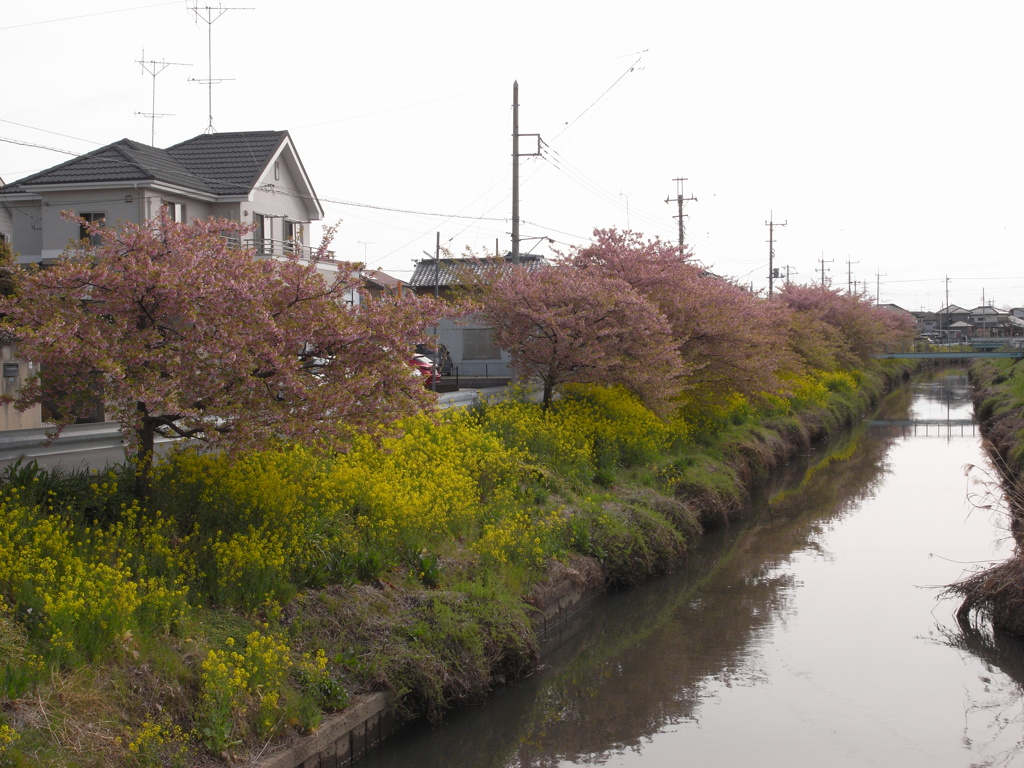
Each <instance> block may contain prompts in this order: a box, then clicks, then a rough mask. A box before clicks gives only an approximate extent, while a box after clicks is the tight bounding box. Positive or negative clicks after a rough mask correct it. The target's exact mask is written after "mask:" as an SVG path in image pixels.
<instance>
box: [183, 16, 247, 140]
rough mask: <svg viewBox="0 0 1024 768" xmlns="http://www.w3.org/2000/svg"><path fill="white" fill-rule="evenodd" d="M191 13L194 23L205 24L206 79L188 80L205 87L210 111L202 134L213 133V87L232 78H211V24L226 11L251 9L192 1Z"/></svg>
mask: <svg viewBox="0 0 1024 768" xmlns="http://www.w3.org/2000/svg"><path fill="white" fill-rule="evenodd" d="M189 10H190V11H192V13H194V14H195V17H196V21H197V22H198V21H199V20H200V19H202V20H203V21H205V22H206V56H207V74H208V77H207V78H206V79H205V80H197V79H196V78H190V79H191V80H192V82H194V83H202V84H204V85H206V87H207V93H208V103H209V111H210V122H209V123H208V124H207V126H206V130H205V131H203V133H214V127H213V86H214V85H217V84H219V83H223V82H224V81H225V80H226V79H233V78H223V77H221V78H217V79H216V80H215V79H214V77H213V22H215V21H217V19H219V18H220V17H221V16H223V15H224V14H225V13H227V12H228V11H252V10H254V9H253V8H251V7H244V8H243V7H238V8H224V7H223V6H221V5H219V4H218V5H217V7H216V8H214V7H213V6H212V5H205V6H200V5H199V2H198V0H193V5H192V7H191V8H189Z"/></svg>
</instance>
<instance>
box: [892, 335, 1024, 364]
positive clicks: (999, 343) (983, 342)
mask: <svg viewBox="0 0 1024 768" xmlns="http://www.w3.org/2000/svg"><path fill="white" fill-rule="evenodd" d="M874 357H876V358H883V359H884V358H931V359H938V360H941V359H947V360H954V359H962V358H983V357H1013V358H1022V357H1024V344H1022V340H1021V339H974V340H972V341H967V342H958V343H952V344H938V343H933V342H929V341H903V342H893V343H890V344H883V345H882V351H881V352H880V353H878V354H876V355H874Z"/></svg>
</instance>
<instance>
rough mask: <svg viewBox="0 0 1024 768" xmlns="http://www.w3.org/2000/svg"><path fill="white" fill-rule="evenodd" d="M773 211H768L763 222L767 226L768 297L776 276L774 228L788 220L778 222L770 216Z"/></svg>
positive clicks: (770, 294)
mask: <svg viewBox="0 0 1024 768" xmlns="http://www.w3.org/2000/svg"><path fill="white" fill-rule="evenodd" d="M773 216H774V211H773V212H771V213H769V217H768V221H766V222H765V223H764V225H765V226H766V227H768V298H769V299H770V298H771V297H772V291H773V289H774V287H775V278H776V277H778V275H777V274H776V270H775V228H776V227H784V226H786V225H787V224H789V220H788V219H787V220H786V221H784V222H782V223H781V224H779V223H778V222H776V221H775V220H774V219H773V218H772V217H773Z"/></svg>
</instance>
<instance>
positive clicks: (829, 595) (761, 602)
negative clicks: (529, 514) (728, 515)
mask: <svg viewBox="0 0 1024 768" xmlns="http://www.w3.org/2000/svg"><path fill="white" fill-rule="evenodd" d="M969 465H975V466H984V465H985V459H984V456H983V453H982V450H981V446H980V437H979V436H978V434H977V432H976V428H975V426H974V424H973V422H972V421H971V405H970V401H969V391H968V386H967V381H966V378H965V377H964V376H959V375H955V374H951V373H938V374H936V375H935V376H934V377H932V378H931V379H929V380H921V381H919V382H917V383H915V384H914V385H912V386H909V387H907V388H905V389H902V390H900V391H898V392H895V393H893V394H892V395H891V396H890V397H889V398H888V399H887V400H886V401H885V403H883V406H882V408H881V410H880V411H879V413H878V414H876V415H875V417H874V418H873V419H872V420H871V421H866V422H865V423H864V424H863V425H861V426H860V428H858V429H856V430H854V432H853V434H851V435H850V436H849V437H848V438H847V439H846V440H845V441H843V442H841V443H837V444H834V445H831V446H829V448H828V449H827V450H825V451H823V452H821V453H819V454H816V455H814V456H808V457H805V460H804V461H802V462H794V463H793V466H792V467H790V468H789V469H790V474H791V475H792V477H789V478H784V479H783V478H780V481H779V484H778V487H776V488H773V489H768V490H766V492H765V495H764V498H761V499H758V500H757V501H756V502H755V504H754V505H753V509H752V510H751V514H750V515H749V516H748V518H747V520H746V522H744V523H743V524H741V525H735V526H732V527H730V528H728V529H726V530H723V531H719V532H716V533H715V534H712V535H711V536H709V537H707V538H708V540H707V541H706V542H705V543H704V544H703V545H702V546H701V547H700V549H699V551H698V552H696V553H695V554H694V555H692V556H691V557H690V558H689V559H688V561H687V563H686V564H685V565H684V566H681V567H680V569H679V571H678V572H676V573H674V574H671V575H669V576H666V577H664V578H660V579H657V580H655V581H653V582H651V583H650V584H647V585H644V586H642V587H639V588H636V589H631V590H627V591H620V592H616V593H613V594H610V595H607V596H605V597H602V598H601V599H599V600H598V601H597V603H596V604H595V605H594V606H593V607H592V609H590V610H588V611H586V612H585V615H584V616H583V617H581V618H580V619H578V620H577V621H576V622H575V623H574V624H573V625H572V626H571V627H568V628H567V633H566V634H567V635H568V636H567V637H565V638H563V639H562V641H561V643H560V644H559V645H558V647H557V648H554V649H551V650H549V651H548V652H547V653H546V654H545V656H544V660H545V667H544V668H543V669H542V670H540V671H538V672H537V673H535V674H534V675H533V676H532V677H530V678H528V679H526V680H524V681H521V682H519V683H517V684H515V685H511V686H507V687H504V688H502V689H500V690H499V691H497V692H496V693H495V695H494V696H493V697H491V698H490V699H489V700H488V701H487V702H486V703H485V704H483V705H480V706H478V707H474V708H470V709H467V710H462V711H459V712H456V713H453V714H452V715H450V716H449V717H448V718H446V720H445V722H444V723H443V724H441V725H439V726H434V727H431V726H428V725H425V724H419V725H413V726H411V727H408V728H406V729H404V730H403V731H401V732H399V733H398V734H397V735H396V736H394V737H393V738H392V739H391V741H390V742H388V743H386V744H385V745H384V746H383V747H382V748H381V749H380V751H378V752H377V753H376V754H375V755H372V756H371V757H370V758H368V759H367V760H366V761H365V762H364V763H363V766H365V768H399V767H401V768H417V767H419V766H423V767H424V768H425V767H426V766H431V767H433V766H456V767H458V768H462V767H465V768H485V767H486V768H504V767H506V766H508V767H511V766H521V767H524V768H525V767H527V766H529V767H533V766H536V767H537V768H541V767H543V768H554V767H555V766H557V767H558V768H568V767H569V766H592V765H601V766H626V767H629V768H633V767H636V766H643V768H658V767H659V766H666V767H667V766H682V765H694V766H748V765H750V766H753V765H756V766H787V767H788V768H792V767H794V766H815V767H820V766H828V767H830V768H842V767H845V766H851V767H854V766H857V767H859V766H899V767H900V768H913V767H915V766H921V767H922V768H938V767H940V766H1011V765H1016V766H1024V704H1022V701H1024V698H1022V686H1024V645H1022V643H1021V642H1019V641H1017V640H1016V639H1014V638H1010V637H1005V636H1002V635H1000V634H992V633H991V632H990V631H988V630H986V629H984V628H981V629H979V628H977V627H973V626H971V625H961V623H959V622H958V621H957V619H956V617H955V609H956V604H955V602H953V601H950V600H940V599H939V592H940V589H939V587H940V586H941V585H945V584H948V583H950V582H952V581H954V580H956V579H957V578H958V577H960V576H961V575H962V574H963V573H964V572H965V571H970V570H972V569H974V568H976V567H978V566H979V565H985V564H989V563H991V562H993V561H999V560H1003V559H1005V558H1006V557H1007V556H1008V555H1009V554H1010V552H1011V551H1012V542H1011V541H1010V539H1009V534H1008V532H1007V529H1006V521H1005V520H1004V519H1003V517H1002V515H1000V514H998V513H993V512H989V511H984V510H978V509H974V508H973V507H972V504H971V503H970V501H969V497H970V496H971V495H972V494H974V493H978V492H980V491H983V490H984V486H981V485H978V484H976V483H972V482H971V481H970V480H969V478H968V477H967V476H965V473H964V467H965V466H969ZM973 474H974V476H975V477H976V478H978V477H982V475H980V474H979V473H978V472H975V473H973Z"/></svg>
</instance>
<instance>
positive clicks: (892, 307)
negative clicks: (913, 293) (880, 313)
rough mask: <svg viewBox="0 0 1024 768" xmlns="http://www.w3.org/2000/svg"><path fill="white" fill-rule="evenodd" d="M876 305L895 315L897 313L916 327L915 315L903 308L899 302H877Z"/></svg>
mask: <svg viewBox="0 0 1024 768" xmlns="http://www.w3.org/2000/svg"><path fill="white" fill-rule="evenodd" d="M878 307H879V308H880V309H884V310H885V311H887V312H892V313H893V314H895V315H899V316H900V317H905V318H907V320H908V321H909V322H912V323H913V324H914V327H915V328H916V327H917V317H916V316H915V315H914V313H913V312H911V311H910V310H909V309H904V308H903V307H901V306H900V305H899V304H879V305H878Z"/></svg>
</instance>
